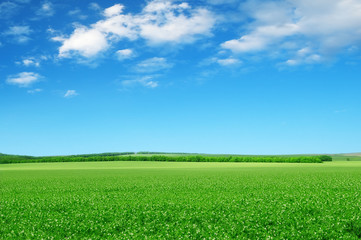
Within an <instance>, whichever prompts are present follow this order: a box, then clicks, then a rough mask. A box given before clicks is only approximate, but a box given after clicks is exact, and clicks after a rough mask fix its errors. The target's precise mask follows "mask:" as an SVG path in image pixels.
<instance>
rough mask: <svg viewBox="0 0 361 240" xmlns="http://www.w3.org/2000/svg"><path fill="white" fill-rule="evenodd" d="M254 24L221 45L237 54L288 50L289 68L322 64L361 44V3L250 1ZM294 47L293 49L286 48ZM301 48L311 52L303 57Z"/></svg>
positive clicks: (246, 6) (342, 0) (337, 0)
mask: <svg viewBox="0 0 361 240" xmlns="http://www.w3.org/2000/svg"><path fill="white" fill-rule="evenodd" d="M243 10H244V13H249V15H250V16H249V17H250V18H253V20H254V21H253V22H252V23H250V24H248V25H246V28H245V34H243V36H241V37H240V38H239V39H232V40H229V41H226V42H224V43H223V44H221V47H222V48H224V49H229V50H231V51H232V52H234V53H252V52H259V51H268V52H272V51H274V50H275V49H276V50H277V51H284V52H285V54H284V55H282V57H287V58H288V57H290V58H289V60H287V61H286V64H288V65H298V64H304V63H319V62H322V61H324V60H326V59H327V58H329V57H330V56H334V55H335V54H337V53H338V52H340V51H342V50H344V49H347V48H350V47H353V46H359V45H360V43H361V2H360V1H358V0H318V1H314V0H284V1H257V0H253V1H248V2H247V3H246V4H243ZM286 45H287V46H292V45H293V47H291V48H288V47H286ZM300 49H311V50H312V51H311V52H307V53H305V54H303V55H302V54H301V52H299V51H300Z"/></svg>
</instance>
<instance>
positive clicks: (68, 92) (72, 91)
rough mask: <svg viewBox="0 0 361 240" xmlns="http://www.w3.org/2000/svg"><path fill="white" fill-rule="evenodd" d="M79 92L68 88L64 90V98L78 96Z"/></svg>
mask: <svg viewBox="0 0 361 240" xmlns="http://www.w3.org/2000/svg"><path fill="white" fill-rule="evenodd" d="M78 95H79V94H78V93H77V92H76V91H75V90H68V91H66V93H65V94H64V97H65V98H71V97H75V96H78Z"/></svg>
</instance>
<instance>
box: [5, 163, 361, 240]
mask: <svg viewBox="0 0 361 240" xmlns="http://www.w3.org/2000/svg"><path fill="white" fill-rule="evenodd" d="M360 179H361V162H352V161H351V162H326V163H323V164H316V163H229V162H224V163H203V162H195V163H187V162H81V163H79V162H67V163H27V164H6V165H0V239H30V238H32V239H41V238H44V239H51V238H54V239H65V238H67V239H90V238H91V239H124V238H125V239H128V238H139V239H144V238H145V237H148V238H150V239H159V238H160V239H176V238H177V239H178V238H184V239H189V238H191V239H202V238H205V239H226V238H240V239H255V238H261V239H265V238H276V239H300V238H304V239H322V238H323V239H339V238H341V237H342V238H344V239H358V238H361V181H360Z"/></svg>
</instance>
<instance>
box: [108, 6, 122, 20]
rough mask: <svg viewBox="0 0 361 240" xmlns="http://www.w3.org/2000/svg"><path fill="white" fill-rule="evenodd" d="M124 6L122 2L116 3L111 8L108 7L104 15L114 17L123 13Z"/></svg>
mask: <svg viewBox="0 0 361 240" xmlns="http://www.w3.org/2000/svg"><path fill="white" fill-rule="evenodd" d="M123 9H124V6H123V5H121V4H115V5H113V6H111V7H109V8H106V9H105V10H104V16H105V17H108V18H109V17H114V16H117V15H119V14H121V13H122V12H123Z"/></svg>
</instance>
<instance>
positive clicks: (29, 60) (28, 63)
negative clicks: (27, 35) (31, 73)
mask: <svg viewBox="0 0 361 240" xmlns="http://www.w3.org/2000/svg"><path fill="white" fill-rule="evenodd" d="M22 63H23V64H24V66H27V67H29V66H35V67H39V66H40V63H39V61H37V60H35V59H33V58H27V59H24V60H23V61H22Z"/></svg>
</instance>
